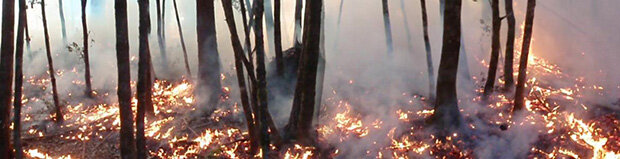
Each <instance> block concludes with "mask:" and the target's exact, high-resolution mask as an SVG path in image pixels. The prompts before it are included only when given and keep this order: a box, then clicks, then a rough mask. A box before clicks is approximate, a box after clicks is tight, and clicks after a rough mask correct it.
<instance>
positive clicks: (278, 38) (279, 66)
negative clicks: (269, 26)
mask: <svg viewBox="0 0 620 159" xmlns="http://www.w3.org/2000/svg"><path fill="white" fill-rule="evenodd" d="M280 1H281V0H274V2H273V7H274V29H275V31H274V32H275V33H274V36H273V37H274V41H275V42H274V44H275V50H274V51H275V54H276V70H277V73H278V75H279V76H283V75H284V59H283V57H282V32H281V31H282V29H281V25H282V24H281V22H280Z"/></svg>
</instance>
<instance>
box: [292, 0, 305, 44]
mask: <svg viewBox="0 0 620 159" xmlns="http://www.w3.org/2000/svg"><path fill="white" fill-rule="evenodd" d="M295 2H296V3H295V33H294V34H293V38H294V40H293V44H294V47H295V48H296V50H295V53H296V54H300V52H301V50H300V49H301V41H300V38H301V29H302V28H301V16H302V9H303V8H302V7H303V3H304V2H303V0H295Z"/></svg>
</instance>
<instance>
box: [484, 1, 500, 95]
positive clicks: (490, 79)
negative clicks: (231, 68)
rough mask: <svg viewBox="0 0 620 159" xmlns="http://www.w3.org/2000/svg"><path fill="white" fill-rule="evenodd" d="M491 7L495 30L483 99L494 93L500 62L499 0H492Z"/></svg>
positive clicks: (492, 37) (492, 36)
mask: <svg viewBox="0 0 620 159" xmlns="http://www.w3.org/2000/svg"><path fill="white" fill-rule="evenodd" d="M491 8H492V9H493V15H492V16H493V17H492V19H493V32H492V35H491V40H492V41H491V62H490V63H489V72H488V73H489V74H488V76H487V82H486V84H485V85H484V93H483V95H482V99H487V98H488V97H489V95H491V93H493V87H495V76H496V75H497V63H498V62H499V50H500V49H499V45H500V44H499V31H500V27H501V24H502V23H501V20H500V19H499V0H491Z"/></svg>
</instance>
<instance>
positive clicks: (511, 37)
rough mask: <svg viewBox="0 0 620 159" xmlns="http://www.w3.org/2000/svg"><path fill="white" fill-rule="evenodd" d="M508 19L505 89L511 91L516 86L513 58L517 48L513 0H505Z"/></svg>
mask: <svg viewBox="0 0 620 159" xmlns="http://www.w3.org/2000/svg"><path fill="white" fill-rule="evenodd" d="M504 5H505V8H506V21H507V22H508V33H507V35H506V36H507V37H506V58H505V61H504V81H506V82H505V83H504V90H506V91H510V90H512V88H513V87H514V84H515V82H514V77H513V76H514V75H513V68H512V66H513V59H514V48H515V15H514V11H513V9H512V0H506V1H505V4H504Z"/></svg>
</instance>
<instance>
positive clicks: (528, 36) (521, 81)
mask: <svg viewBox="0 0 620 159" xmlns="http://www.w3.org/2000/svg"><path fill="white" fill-rule="evenodd" d="M535 8H536V0H527V11H526V12H525V30H524V31H523V46H522V47H521V58H520V59H519V61H520V62H519V76H518V77H517V89H516V92H515V107H514V110H513V111H519V110H521V109H523V107H524V103H525V102H524V101H523V100H524V98H525V82H527V79H526V76H527V60H528V58H529V53H530V43H531V41H532V30H533V27H534V11H535V10H534V9H535Z"/></svg>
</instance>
